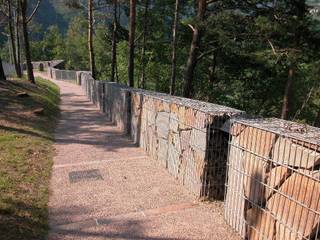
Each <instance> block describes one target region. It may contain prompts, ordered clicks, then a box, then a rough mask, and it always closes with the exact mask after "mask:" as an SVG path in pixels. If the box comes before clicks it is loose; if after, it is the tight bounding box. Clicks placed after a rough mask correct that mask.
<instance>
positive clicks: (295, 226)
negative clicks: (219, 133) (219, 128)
mask: <svg viewBox="0 0 320 240" xmlns="http://www.w3.org/2000/svg"><path fill="white" fill-rule="evenodd" d="M228 162H229V170H228V183H227V194H226V204H225V217H226V220H227V222H228V223H229V224H230V225H231V226H232V227H234V228H235V229H236V230H237V231H238V232H239V233H240V235H241V236H242V237H243V238H246V239H250V240H256V239H257V240H258V239H259V240H260V239H266V240H269V239H270V240H287V239H289V240H293V239H294V240H296V239H317V238H316V237H319V224H320V172H319V167H320V129H318V128H312V127H307V126H304V125H298V124H296V123H291V122H287V121H280V120H277V119H268V120H259V119H253V120H239V121H235V123H234V124H233V126H232V128H231V141H230V153H229V160H228Z"/></svg>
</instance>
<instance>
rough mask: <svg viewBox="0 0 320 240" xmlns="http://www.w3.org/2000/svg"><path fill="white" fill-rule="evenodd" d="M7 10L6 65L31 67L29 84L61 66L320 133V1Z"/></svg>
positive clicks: (3, 10) (85, 4) (134, 2)
mask: <svg viewBox="0 0 320 240" xmlns="http://www.w3.org/2000/svg"><path fill="white" fill-rule="evenodd" d="M0 4H1V7H0V30H1V37H0V45H1V52H0V53H1V58H2V60H5V61H9V62H12V63H24V62H26V65H27V69H28V71H27V72H28V78H30V79H31V81H32V75H31V72H32V69H29V68H30V66H28V62H30V61H40V60H52V59H64V60H65V61H66V68H67V69H77V70H90V71H92V74H93V76H94V77H95V78H96V79H99V80H106V81H116V82H120V83H124V84H128V85H129V86H134V87H139V88H145V89H148V90H154V91H159V92H165V93H169V94H172V95H177V96H184V97H188V98H194V99H198V100H202V101H207V102H212V103H216V104H221V105H226V106H230V107H234V108H237V109H241V110H244V111H246V112H247V113H249V114H252V115H257V116H264V117H280V118H283V119H288V120H292V121H298V122H302V123H307V124H310V125H314V126H317V127H320V51H319V50H320V1H317V0H273V1H268V0H267V1H264V0H244V1H234V0H224V1H222V0H221V1H220V0H193V1H191V0H161V1H160V0H130V1H121V0H104V1H102V0H59V1H50V0H43V1H41V0H0ZM40 23H42V24H40ZM17 75H21V73H19V70H18V71H17Z"/></svg>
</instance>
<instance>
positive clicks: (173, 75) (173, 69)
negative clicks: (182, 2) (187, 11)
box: [170, 0, 179, 95]
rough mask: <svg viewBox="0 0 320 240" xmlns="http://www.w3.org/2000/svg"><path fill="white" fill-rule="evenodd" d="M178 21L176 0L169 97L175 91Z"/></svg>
mask: <svg viewBox="0 0 320 240" xmlns="http://www.w3.org/2000/svg"><path fill="white" fill-rule="evenodd" d="M178 20H179V0H176V4H175V9H174V21H173V27H172V58H171V80H170V94H171V95H174V94H175V91H176V75H177V74H176V72H177V26H178Z"/></svg>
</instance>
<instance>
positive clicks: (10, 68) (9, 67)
mask: <svg viewBox="0 0 320 240" xmlns="http://www.w3.org/2000/svg"><path fill="white" fill-rule="evenodd" d="M2 66H3V70H4V74H5V75H6V76H10V75H15V74H16V70H15V67H14V65H13V64H11V63H8V62H4V61H2Z"/></svg>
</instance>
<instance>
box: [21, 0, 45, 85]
mask: <svg viewBox="0 0 320 240" xmlns="http://www.w3.org/2000/svg"><path fill="white" fill-rule="evenodd" d="M40 3H41V0H38V2H37V4H36V6H35V8H34V9H33V11H32V13H31V15H30V16H29V17H28V16H27V9H28V0H19V2H18V4H20V15H21V24H22V33H23V40H24V51H25V57H26V66H27V74H28V80H29V81H30V82H31V83H34V84H35V83H36V82H35V79H34V74H33V68H32V62H31V51H30V42H29V34H28V23H29V22H30V21H31V20H32V18H33V16H34V15H35V14H36V12H37V10H38V8H39V6H40Z"/></svg>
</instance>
